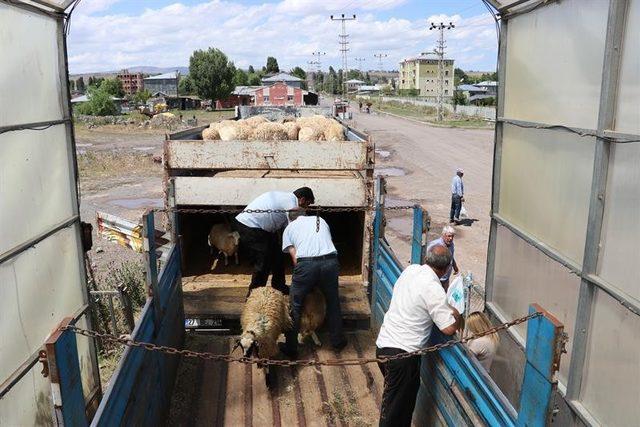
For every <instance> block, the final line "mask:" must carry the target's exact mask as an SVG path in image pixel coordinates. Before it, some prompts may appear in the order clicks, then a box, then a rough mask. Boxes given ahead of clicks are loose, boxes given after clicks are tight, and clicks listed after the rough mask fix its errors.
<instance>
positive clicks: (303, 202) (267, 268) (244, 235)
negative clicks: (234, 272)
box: [236, 187, 314, 295]
mask: <svg viewBox="0 0 640 427" xmlns="http://www.w3.org/2000/svg"><path fill="white" fill-rule="evenodd" d="M313 202H314V196H313V191H311V189H310V188H309V187H302V188H298V189H297V190H296V191H294V192H293V193H287V192H285V191H269V192H268V193H264V194H262V195H260V196H258V197H257V198H255V199H254V200H253V201H252V202H251V203H249V205H248V206H247V207H246V208H245V211H243V212H241V213H240V214H239V215H238V216H236V228H237V230H238V233H240V244H241V245H242V247H243V248H244V249H246V251H247V252H248V255H249V260H250V261H251V263H252V264H253V274H252V275H251V284H250V285H249V293H250V292H251V290H252V289H255V288H257V287H260V286H265V285H266V284H267V279H268V278H269V273H271V275H272V276H271V286H272V287H273V288H274V289H278V290H279V291H281V292H282V293H284V294H285V295H286V294H288V293H289V288H288V287H287V285H286V284H285V279H284V257H283V254H282V252H281V250H280V235H279V232H280V230H282V229H283V228H284V227H285V225H286V224H287V221H288V218H287V213H286V212H269V213H266V212H251V210H261V211H262V210H269V209H273V210H279V211H289V210H292V209H297V208H299V207H300V208H306V207H308V206H309V205H311V204H313ZM247 211H248V212H247Z"/></svg>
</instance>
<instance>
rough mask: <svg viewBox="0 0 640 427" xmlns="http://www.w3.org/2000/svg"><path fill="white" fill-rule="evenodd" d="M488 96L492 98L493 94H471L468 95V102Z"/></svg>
mask: <svg viewBox="0 0 640 427" xmlns="http://www.w3.org/2000/svg"><path fill="white" fill-rule="evenodd" d="M488 98H494V95H472V96H470V97H469V102H471V101H477V100H478V99H488Z"/></svg>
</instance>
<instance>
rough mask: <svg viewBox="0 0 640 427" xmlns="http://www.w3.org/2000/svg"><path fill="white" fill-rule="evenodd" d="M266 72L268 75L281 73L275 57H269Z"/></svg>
mask: <svg viewBox="0 0 640 427" xmlns="http://www.w3.org/2000/svg"><path fill="white" fill-rule="evenodd" d="M264 71H265V72H266V73H267V74H270V73H279V72H280V67H278V60H277V59H276V58H274V57H273V56H269V57H268V58H267V66H266V67H265V68H264Z"/></svg>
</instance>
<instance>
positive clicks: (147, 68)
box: [69, 65, 189, 79]
mask: <svg viewBox="0 0 640 427" xmlns="http://www.w3.org/2000/svg"><path fill="white" fill-rule="evenodd" d="M126 69H127V70H129V71H130V72H132V73H144V74H163V73H170V72H172V71H176V70H178V71H180V74H183V75H184V74H189V67H154V66H152V65H137V66H134V67H126ZM119 72H120V70H113V71H95V72H88V73H73V74H70V75H69V77H71V78H73V79H77V78H79V77H80V76H82V77H83V78H88V77H90V76H94V77H109V76H115V75H116V74H118V73H119Z"/></svg>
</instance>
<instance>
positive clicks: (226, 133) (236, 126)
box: [218, 120, 253, 141]
mask: <svg viewBox="0 0 640 427" xmlns="http://www.w3.org/2000/svg"><path fill="white" fill-rule="evenodd" d="M218 132H219V133H220V139H221V140H223V141H237V140H247V139H250V138H251V136H252V135H253V127H252V126H250V125H248V124H247V123H244V122H239V121H235V120H223V121H221V122H220V124H219V125H218Z"/></svg>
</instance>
